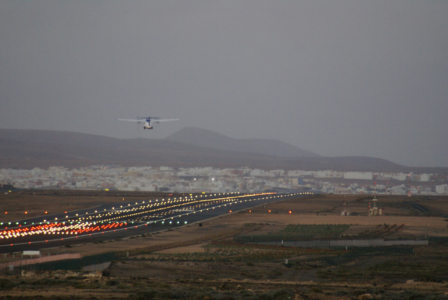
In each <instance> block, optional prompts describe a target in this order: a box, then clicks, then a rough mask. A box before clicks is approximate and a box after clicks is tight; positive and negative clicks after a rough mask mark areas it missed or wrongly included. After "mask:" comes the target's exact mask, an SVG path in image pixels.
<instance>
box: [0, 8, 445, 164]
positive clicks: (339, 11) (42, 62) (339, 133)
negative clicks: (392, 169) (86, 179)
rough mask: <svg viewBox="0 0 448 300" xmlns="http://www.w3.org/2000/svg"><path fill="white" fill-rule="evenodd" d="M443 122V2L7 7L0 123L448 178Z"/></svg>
mask: <svg viewBox="0 0 448 300" xmlns="http://www.w3.org/2000/svg"><path fill="white" fill-rule="evenodd" d="M148 115H149V116H159V117H162V118H179V119H180V121H179V122H170V123H165V124H159V125H158V126H157V124H156V126H157V127H156V129H155V130H152V131H148V130H143V128H142V126H139V125H137V124H132V123H125V122H119V121H117V118H134V117H136V116H148ZM447 124H448V1H444V0H439V1H436V0H434V1H431V0H428V1H423V0H421V1H409V0H404V1H402V0H394V1H390V0H384V1H383V0H375V1H359V0H355V1H346V0H338V1H325V0H322V1H321V0H317V1H316V0H308V1H297V0H291V1H262V0H253V1H251V0H246V1H239V0H238V1H231V0H229V1H209V0H207V1H195V0H191V1H170V0H167V1H114V0H107V1H106V0H103V1H101V0H96V1H90V0H85V1H82V0H80V1H75V0H74V1H63V0H60V1H42V0H35V1H10V0H0V128H18V129H44V130H64V131H74V132H84V133H91V134H99V135H106V136H111V137H117V138H143V137H148V138H164V137H166V136H168V135H170V134H172V133H174V132H176V131H177V130H180V129H181V128H183V127H187V126H193V127H199V128H206V129H210V130H213V131H216V132H219V133H222V134H225V135H227V136H230V137H234V138H273V139H278V140H281V141H285V142H288V143H291V144H293V145H296V146H298V147H300V148H303V149H306V150H311V151H314V152H316V153H318V154H320V155H325V156H348V155H357V156H373V157H380V158H385V159H389V160H392V161H393V162H396V163H400V164H404V165H408V166H436V167H438V166H444V167H448V130H447Z"/></svg>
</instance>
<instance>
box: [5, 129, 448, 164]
mask: <svg viewBox="0 0 448 300" xmlns="http://www.w3.org/2000/svg"><path fill="white" fill-rule="evenodd" d="M274 142H275V141H274ZM94 164H110V165H122V166H139V165H146V166H154V167H157V166H171V167H176V168H177V167H216V168H240V167H249V168H259V169H265V170H269V169H270V170H272V169H284V170H309V171H313V170H314V171H317V170H335V171H373V172H379V171H383V172H400V171H401V172H410V171H413V170H414V171H416V172H446V171H447V170H448V168H422V167H419V168H415V167H407V166H402V165H398V164H395V163H393V162H390V161H388V160H385V159H380V158H372V157H362V156H346V157H323V156H302V157H277V156H273V155H268V154H261V153H253V152H244V151H239V152H238V151H229V150H221V149H214V148H210V147H205V146H197V145H193V144H186V143H183V142H180V141H176V140H172V139H117V138H113V137H105V136H100V135H92V134H86V133H76V132H64V131H45V130H20V129H0V168H23V169H31V168H34V167H45V168H47V167H49V166H66V167H71V168H76V167H84V166H90V165H94Z"/></svg>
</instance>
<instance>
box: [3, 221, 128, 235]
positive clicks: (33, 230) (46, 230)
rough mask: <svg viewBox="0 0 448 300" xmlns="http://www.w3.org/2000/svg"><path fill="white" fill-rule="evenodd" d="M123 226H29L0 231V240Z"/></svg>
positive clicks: (118, 224)
mask: <svg viewBox="0 0 448 300" xmlns="http://www.w3.org/2000/svg"><path fill="white" fill-rule="evenodd" d="M123 225H127V224H126V223H115V222H114V223H110V224H105V225H101V226H99V225H97V226H95V223H82V224H73V225H64V224H62V223H53V224H45V225H39V226H31V227H30V228H27V227H24V228H18V229H11V230H4V231H0V239H10V238H18V237H24V236H27V235H35V234H66V235H73V234H75V235H76V234H81V233H88V232H94V231H99V230H108V229H114V228H118V227H122V226H123Z"/></svg>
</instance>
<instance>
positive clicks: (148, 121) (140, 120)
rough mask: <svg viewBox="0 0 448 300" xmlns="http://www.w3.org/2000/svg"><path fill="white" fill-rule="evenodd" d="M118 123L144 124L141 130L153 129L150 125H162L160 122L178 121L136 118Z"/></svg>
mask: <svg viewBox="0 0 448 300" xmlns="http://www.w3.org/2000/svg"><path fill="white" fill-rule="evenodd" d="M118 120H119V121H127V122H134V123H145V125H143V129H153V126H152V125H151V122H152V123H162V122H169V121H179V119H160V118H157V117H137V119H118Z"/></svg>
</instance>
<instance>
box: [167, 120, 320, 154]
mask: <svg viewBox="0 0 448 300" xmlns="http://www.w3.org/2000/svg"><path fill="white" fill-rule="evenodd" d="M166 139H167V140H171V141H177V142H182V143H185V144H190V145H195V146H201V147H208V148H213V149H218V150H227V151H238V152H246V153H259V154H267V155H273V156H278V157H303V156H307V157H316V156H319V155H317V154H315V153H313V152H311V151H306V150H302V149H300V148H298V147H296V146H293V145H291V144H288V143H285V142H281V141H277V140H273V139H235V138H231V137H228V136H225V135H223V134H220V133H216V132H214V131H211V130H207V129H200V128H194V127H185V128H183V129H181V130H179V131H178V132H176V133H174V134H172V135H170V136H168V137H167V138H166Z"/></svg>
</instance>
